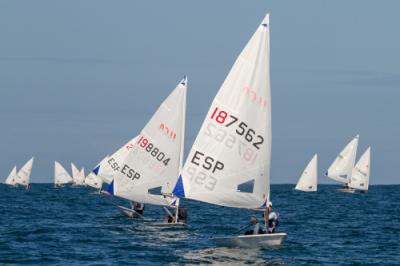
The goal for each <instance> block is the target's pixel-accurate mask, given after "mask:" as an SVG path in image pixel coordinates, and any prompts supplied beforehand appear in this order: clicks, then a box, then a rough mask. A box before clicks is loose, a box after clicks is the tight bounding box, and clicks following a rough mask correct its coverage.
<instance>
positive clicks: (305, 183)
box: [295, 154, 318, 192]
mask: <svg viewBox="0 0 400 266" xmlns="http://www.w3.org/2000/svg"><path fill="white" fill-rule="evenodd" d="M317 178H318V156H317V154H315V155H314V157H313V158H312V159H311V161H310V162H309V163H308V165H307V167H306V168H305V169H304V172H303V174H302V175H301V177H300V179H299V181H298V182H297V185H296V188H295V189H297V190H301V191H305V192H312V191H317Z"/></svg>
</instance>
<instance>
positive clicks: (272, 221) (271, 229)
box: [267, 202, 279, 234]
mask: <svg viewBox="0 0 400 266" xmlns="http://www.w3.org/2000/svg"><path fill="white" fill-rule="evenodd" d="M267 206H268V233H269V234H272V233H275V229H276V227H277V226H278V224H279V213H276V212H274V211H273V210H272V202H268V205H267Z"/></svg>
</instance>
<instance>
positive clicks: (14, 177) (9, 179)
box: [4, 166, 17, 186]
mask: <svg viewBox="0 0 400 266" xmlns="http://www.w3.org/2000/svg"><path fill="white" fill-rule="evenodd" d="M16 180H17V166H14V168H13V169H12V170H11V172H10V174H9V175H8V177H7V178H6V180H5V181H4V184H7V185H11V186H15V184H16Z"/></svg>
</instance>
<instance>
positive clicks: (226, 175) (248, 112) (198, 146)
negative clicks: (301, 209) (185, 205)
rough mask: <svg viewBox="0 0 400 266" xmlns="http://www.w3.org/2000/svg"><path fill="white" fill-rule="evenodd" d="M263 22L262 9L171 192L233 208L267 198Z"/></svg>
mask: <svg viewBox="0 0 400 266" xmlns="http://www.w3.org/2000/svg"><path fill="white" fill-rule="evenodd" d="M269 28H270V25H269V15H268V14H267V15H266V17H265V18H264V20H263V21H262V23H261V24H260V25H259V27H258V29H257V31H256V32H255V33H254V35H253V36H252V38H251V39H250V41H249V42H248V43H247V45H246V47H245V48H244V49H243V51H242V52H241V54H240V55H239V57H238V58H237V60H236V62H235V63H234V65H233V67H232V69H231V71H230V73H229V74H228V76H227V77H226V79H225V81H224V83H223V84H222V86H221V88H220V89H219V91H218V93H217V95H216V97H215V99H214V101H213V102H212V104H211V107H210V109H209V111H208V113H207V117H206V118H205V120H204V122H203V125H202V126H201V129H200V132H199V133H198V135H197V138H196V140H195V142H194V144H193V146H192V149H191V150H190V153H189V156H188V158H187V160H186V163H185V165H184V167H183V170H182V173H181V176H180V177H179V179H178V182H177V184H176V186H175V189H174V191H173V194H174V195H176V196H179V197H186V198H189V199H194V200H199V201H204V202H208V203H212V204H217V205H222V206H228V207H237V208H260V207H264V206H265V203H266V201H268V199H269V175H270V163H271V96H270V73H269V72H270V70H269V58H270V42H269Z"/></svg>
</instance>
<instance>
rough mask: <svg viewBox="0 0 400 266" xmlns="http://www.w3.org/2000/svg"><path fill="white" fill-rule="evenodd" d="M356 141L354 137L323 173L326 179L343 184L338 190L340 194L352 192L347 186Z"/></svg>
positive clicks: (354, 158)
mask: <svg viewBox="0 0 400 266" xmlns="http://www.w3.org/2000/svg"><path fill="white" fill-rule="evenodd" d="M358 139H359V135H356V136H355V137H354V138H353V139H352V140H351V141H350V142H349V143H348V144H347V145H346V147H345V148H344V149H343V150H342V151H341V152H340V154H339V155H338V156H337V157H336V159H335V161H334V162H333V163H332V164H331V166H330V167H329V168H328V171H327V172H326V173H325V175H326V176H327V177H329V178H331V179H333V180H335V181H338V182H341V183H343V184H344V187H343V188H342V189H339V191H341V192H350V193H353V192H354V189H353V188H351V187H349V185H348V184H349V183H350V181H351V180H350V178H351V174H352V171H353V167H354V164H355V161H356V156H357V147H358Z"/></svg>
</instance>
